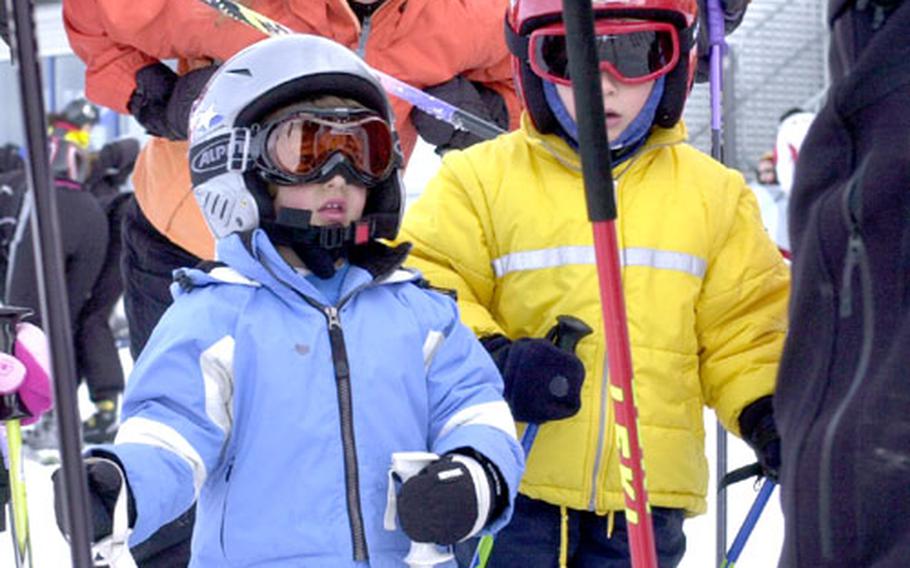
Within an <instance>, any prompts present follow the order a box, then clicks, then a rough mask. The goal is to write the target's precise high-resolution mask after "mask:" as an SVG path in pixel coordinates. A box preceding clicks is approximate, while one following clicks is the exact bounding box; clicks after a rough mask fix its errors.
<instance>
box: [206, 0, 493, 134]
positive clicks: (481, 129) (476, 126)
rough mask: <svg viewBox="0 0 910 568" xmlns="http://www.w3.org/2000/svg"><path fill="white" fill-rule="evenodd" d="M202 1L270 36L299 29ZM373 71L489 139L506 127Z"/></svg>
mask: <svg viewBox="0 0 910 568" xmlns="http://www.w3.org/2000/svg"><path fill="white" fill-rule="evenodd" d="M202 2H203V3H204V4H206V5H207V6H209V7H211V8H214V9H215V10H218V11H219V12H221V13H222V14H224V15H226V16H228V17H229V18H232V19H234V20H236V21H238V22H240V23H243V24H246V25H248V26H250V27H252V28H254V29H256V30H259V31H260V32H262V33H263V34H265V35H267V36H276V35H287V34H292V33H295V32H294V31H293V30H292V29H290V28H288V27H287V26H285V25H283V24H281V23H279V22H276V21H275V20H272V19H271V18H268V17H266V16H264V15H262V14H260V13H259V12H256V11H255V10H253V9H251V8H247V7H246V6H244V5H242V4H239V3H237V2H234V1H233V0H202ZM373 73H374V74H375V75H376V78H377V79H379V82H380V83H382V87H383V88H384V89H385V90H386V91H387V92H388V93H389V94H392V95H395V96H396V97H398V98H400V99H404V100H406V101H408V102H409V103H411V104H412V105H414V106H415V107H417V108H419V109H420V110H422V111H424V112H425V113H427V114H429V115H431V116H433V117H434V118H437V119H439V120H442V121H443V122H447V123H449V124H451V125H452V126H454V127H455V128H457V129H459V130H465V131H468V132H470V133H472V134H475V135H477V136H479V137H480V138H483V139H485V140H489V139H490V138H495V137H496V136H498V135H500V134H502V133H503V132H504V130H503V129H502V128H500V127H499V126H497V125H495V124H493V123H492V122H490V121H488V120H484V119H482V118H480V117H479V116H477V115H475V114H471V113H470V112H467V111H465V110H462V109H460V108H458V107H456V106H454V105H452V104H449V103H447V102H445V101H444V100H442V99H437V98H436V97H434V96H432V95H430V94H427V93H425V92H423V91H421V90H420V89H418V88H417V87H414V86H413V85H409V84H407V83H405V82H404V81H401V80H399V79H396V78H395V77H392V76H391V75H389V74H387V73H383V72H382V71H379V70H378V69H373Z"/></svg>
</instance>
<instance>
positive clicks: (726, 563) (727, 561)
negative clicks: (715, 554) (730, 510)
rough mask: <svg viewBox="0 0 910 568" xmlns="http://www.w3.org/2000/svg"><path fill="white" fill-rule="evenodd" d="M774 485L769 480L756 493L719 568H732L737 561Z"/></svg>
mask: <svg viewBox="0 0 910 568" xmlns="http://www.w3.org/2000/svg"><path fill="white" fill-rule="evenodd" d="M776 485H777V484H776V483H775V482H774V481H772V480H770V479H766V480H765V482H764V484H763V485H762V487H761V489H760V490H759V491H758V496H757V497H755V501H754V502H753V503H752V507H750V508H749V513H748V514H747V515H746V520H745V521H743V526H741V527H740V528H739V532H737V533H736V538H734V539H733V544H732V545H730V550H729V551H728V552H727V555H726V557H724V560H723V562H722V563H721V565H720V566H721V568H733V566H734V565H735V564H736V561H737V560H739V555H740V554H741V553H742V551H743V548H745V547H746V541H747V540H749V536H750V535H751V534H752V529H754V528H755V525H756V523H758V518H759V517H760V516H761V514H762V511H764V509H765V505H767V504H768V499H770V498H771V494H772V493H774V487H775V486H776Z"/></svg>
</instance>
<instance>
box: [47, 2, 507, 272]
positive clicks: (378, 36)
mask: <svg viewBox="0 0 910 568" xmlns="http://www.w3.org/2000/svg"><path fill="white" fill-rule="evenodd" d="M243 3H244V4H246V5H248V6H249V7H250V8H252V9H254V10H256V11H257V12H260V13H262V14H264V15H266V16H268V17H270V18H273V19H275V20H277V21H279V22H281V23H282V24H284V25H286V26H288V27H289V28H291V29H293V30H295V31H299V32H304V33H313V34H319V35H322V36H325V37H328V38H331V39H333V40H335V41H337V42H339V43H341V44H344V45H346V46H348V47H349V48H351V49H354V50H358V47H361V49H365V51H363V54H364V58H365V60H366V61H367V63H369V64H370V65H372V66H373V67H375V68H377V69H379V70H381V71H384V72H386V73H388V74H390V75H392V76H394V77H397V78H399V79H401V80H402V81H405V82H407V83H410V84H411V85H413V86H415V87H418V88H421V89H423V88H427V87H430V86H433V85H437V84H440V83H444V82H446V81H448V80H450V79H452V78H454V77H455V76H458V75H462V76H464V77H466V78H467V79H469V80H471V81H477V82H481V83H484V84H485V85H486V86H487V87H489V88H492V89H494V90H496V91H497V92H498V93H499V94H501V95H502V96H503V98H504V99H505V101H506V105H507V107H508V109H509V117H510V119H511V125H510V126H511V127H512V128H515V127H517V125H518V117H519V114H520V109H519V102H518V98H517V97H516V95H515V91H514V87H513V85H512V74H511V65H510V62H509V56H508V50H507V49H506V45H505V41H504V38H503V18H504V15H505V12H506V7H507V4H508V0H386V1H385V2H384V4H383V5H382V6H380V7H379V8H378V9H377V11H376V12H375V13H374V14H373V17H372V19H371V20H372V21H371V24H370V27H369V29H368V30H361V26H360V23H359V22H358V21H357V17H356V16H355V15H354V13H353V11H352V10H351V8H350V6H349V5H348V2H347V0H321V1H320V0H248V1H246V2H243ZM63 18H64V25H65V27H66V32H67V35H68V37H69V41H70V45H71V47H72V48H73V51H74V52H75V53H76V54H77V55H78V56H79V57H80V58H81V59H82V60H83V61H84V62H85V63H86V67H87V68H86V75H85V79H86V80H85V84H86V88H85V91H86V96H88V98H89V99H91V100H92V101H94V102H96V103H99V104H102V105H105V106H107V107H110V108H112V109H114V110H116V111H118V112H121V113H127V112H128V111H127V108H126V105H127V102H128V101H129V98H130V95H131V94H132V93H133V91H134V90H135V88H136V82H135V74H136V71H138V70H139V69H141V68H142V67H144V66H146V65H149V64H151V63H154V62H155V61H158V60H163V59H173V58H177V59H179V60H180V65H179V68H180V70H181V71H186V70H188V69H192V68H195V67H199V66H202V65H205V64H208V63H210V62H211V61H224V60H225V59H227V58H229V57H230V56H231V55H233V54H234V53H236V52H237V51H239V50H240V49H242V48H244V47H246V46H247V45H249V44H251V43H254V42H256V41H258V40H260V39H262V37H263V36H262V35H261V34H260V33H259V32H257V31H255V30H253V29H252V28H249V27H247V26H245V25H244V24H241V23H239V22H235V21H233V20H230V19H229V18H227V17H226V16H222V15H221V14H219V13H218V12H216V11H215V10H214V9H212V8H210V7H208V6H206V5H204V4H203V3H202V2H199V1H197V0H142V1H141V2H123V1H122V0H64V2H63ZM361 36H363V37H361ZM392 108H393V110H394V112H395V116H396V117H398V119H397V123H396V127H397V129H398V133H399V135H400V136H401V143H402V148H403V149H404V152H405V156H410V153H411V151H412V150H413V148H414V144H415V142H416V139H417V132H416V130H415V129H414V127H413V125H412V124H411V122H410V120H409V118H408V116H409V113H410V111H411V104H410V103H408V102H406V101H404V100H401V99H397V98H392ZM186 155H187V145H186V143H185V142H172V141H169V140H165V139H161V138H152V139H150V141H149V142H148V144H147V145H146V147H145V148H143V150H142V153H141V154H140V156H139V159H138V161H137V162H136V168H135V170H134V174H133V185H134V186H135V189H136V199H137V200H138V201H139V205H140V207H141V208H142V211H143V213H145V215H146V216H147V217H148V219H149V220H150V221H151V222H152V224H153V225H154V226H155V227H156V228H157V229H158V230H159V231H161V232H162V233H163V234H164V235H166V236H167V237H168V238H169V239H171V241H172V242H174V243H175V244H177V245H179V246H181V247H182V248H184V249H186V250H187V251H189V252H191V253H193V254H195V255H196V256H199V257H202V258H209V259H210V258H212V255H213V252H214V241H213V239H212V236H211V234H210V233H209V231H208V227H207V226H206V225H205V222H204V220H203V218H202V214H201V212H200V211H199V209H198V207H197V205H196V202H195V200H194V199H193V197H192V192H191V186H190V180H189V168H188V166H187V163H186Z"/></svg>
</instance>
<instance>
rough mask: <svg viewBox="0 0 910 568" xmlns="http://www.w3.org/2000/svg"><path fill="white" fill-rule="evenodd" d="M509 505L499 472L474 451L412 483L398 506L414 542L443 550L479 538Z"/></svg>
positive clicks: (448, 459) (442, 462) (454, 456)
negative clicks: (483, 530)
mask: <svg viewBox="0 0 910 568" xmlns="http://www.w3.org/2000/svg"><path fill="white" fill-rule="evenodd" d="M462 452H463V453H462ZM506 505H508V494H507V490H506V486H505V482H504V481H503V479H502V476H501V474H500V473H499V470H497V469H496V466H495V465H493V463H492V462H490V461H489V460H488V459H486V458H485V457H483V456H482V455H480V454H478V453H477V452H474V451H472V450H470V449H464V450H458V451H457V452H453V453H449V454H446V455H444V456H442V457H441V458H440V459H438V460H437V461H435V462H433V463H431V464H430V465H428V466H426V467H425V468H423V470H421V471H420V473H418V474H417V475H415V476H414V477H412V478H410V479H408V480H407V481H406V482H405V483H404V484H403V485H402V486H401V490H400V491H399V493H398V504H397V506H398V518H399V520H400V521H401V528H402V530H404V532H405V534H407V535H408V537H409V538H410V539H411V540H413V541H415V542H435V543H436V544H442V545H449V544H455V543H456V542H460V541H462V540H464V539H466V538H468V537H471V536H474V535H476V534H477V533H479V532H480V530H481V529H482V528H483V527H484V526H486V524H487V523H488V522H489V521H490V520H492V519H495V518H496V517H497V516H499V514H500V513H501V512H502V511H503V510H504V509H505V507H506Z"/></svg>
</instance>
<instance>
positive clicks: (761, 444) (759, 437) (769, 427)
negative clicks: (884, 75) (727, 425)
mask: <svg viewBox="0 0 910 568" xmlns="http://www.w3.org/2000/svg"><path fill="white" fill-rule="evenodd" d="M739 430H740V432H742V435H743V440H745V441H746V443H747V444H749V447H751V448H752V450H753V451H754V452H755V455H756V456H757V457H758V463H759V465H760V466H761V469H762V473H763V474H764V476H765V477H767V478H769V479H772V480H774V481H777V479H778V474H779V473H780V436H779V435H778V433H777V427H775V425H774V407H773V406H772V403H771V397H770V396H765V397H762V398H760V399H758V400H756V401H755V402H753V403H752V404H750V405H749V406H747V407H746V408H744V409H743V411H742V413H740V415H739Z"/></svg>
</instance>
